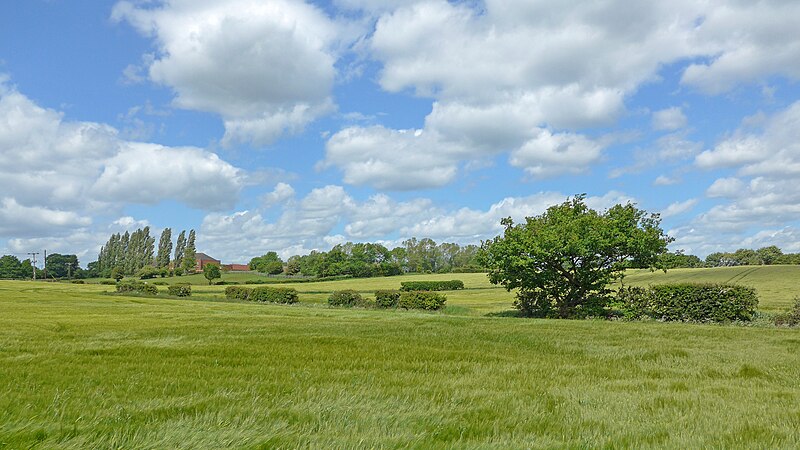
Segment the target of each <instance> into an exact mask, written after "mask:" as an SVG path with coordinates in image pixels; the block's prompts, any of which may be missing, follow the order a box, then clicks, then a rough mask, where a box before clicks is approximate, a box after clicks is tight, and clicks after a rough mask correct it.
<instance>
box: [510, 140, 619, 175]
mask: <svg viewBox="0 0 800 450" xmlns="http://www.w3.org/2000/svg"><path fill="white" fill-rule="evenodd" d="M602 149H603V146H602V145H601V144H599V143H598V142H595V141H592V140H590V139H588V138H586V137H584V136H581V135H577V134H572V133H558V134H553V133H551V132H550V131H548V130H542V131H541V132H540V133H539V135H538V136H537V137H535V138H533V139H531V140H529V141H528V142H526V143H525V144H524V145H523V146H522V147H520V148H518V149H516V150H514V151H513V152H511V157H510V162H511V164H512V165H514V166H516V167H521V168H523V169H525V171H526V172H528V173H529V174H531V175H533V176H534V177H549V176H554V175H560V174H564V173H571V174H577V173H581V172H584V171H585V170H587V169H588V168H589V167H591V166H592V165H593V164H594V163H595V162H597V161H598V160H599V159H600V156H601V151H602Z"/></svg>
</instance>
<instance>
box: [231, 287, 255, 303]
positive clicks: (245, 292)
mask: <svg viewBox="0 0 800 450" xmlns="http://www.w3.org/2000/svg"><path fill="white" fill-rule="evenodd" d="M252 291H253V289H252V288H248V287H243V286H228V287H226V288H225V298H227V299H230V300H249V299H250V292H252Z"/></svg>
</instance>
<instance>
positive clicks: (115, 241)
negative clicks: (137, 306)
mask: <svg viewBox="0 0 800 450" xmlns="http://www.w3.org/2000/svg"><path fill="white" fill-rule="evenodd" d="M154 245H155V238H153V237H152V236H150V227H144V228H142V229H137V230H136V231H134V232H133V233H129V232H127V231H126V232H125V234H123V235H120V234H119V233H117V234H114V235H112V236H111V237H110V238H109V240H108V242H107V243H106V244H105V245H104V246H103V247H101V248H100V254H98V255H97V271H98V272H100V274H101V275H103V276H108V275H110V274H111V271H112V270H113V268H115V267H119V268H120V269H121V270H122V273H123V274H125V275H134V274H135V273H136V272H137V271H139V269H141V268H142V267H145V266H148V265H152V264H153V260H154V258H153V249H154Z"/></svg>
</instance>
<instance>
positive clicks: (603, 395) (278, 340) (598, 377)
mask: <svg viewBox="0 0 800 450" xmlns="http://www.w3.org/2000/svg"><path fill="white" fill-rule="evenodd" d="M767 269H769V270H766V272H770V271H771V270H775V268H767ZM780 270H787V272H786V273H784V275H783V276H787V274H788V275H791V274H793V273H795V272H792V271H791V270H794V268H791V270H790V269H780ZM758 272H759V271H754V272H752V273H751V274H750V275H747V274H745V275H744V276H742V277H741V278H742V279H749V278H748V277H753V278H752V280H762V281H763V282H766V281H764V279H763V277H762V278H758V277H757V276H756V274H757V273H758ZM708 273H709V274H711V275H705V274H703V275H704V276H715V277H717V276H718V277H720V278H722V277H724V276H728V275H733V274H735V273H736V272H734V271H726V270H721V271H716V272H708ZM679 275H680V274H679V272H678V271H674V272H670V273H669V274H667V275H663V274H661V275H659V274H650V273H636V274H630V276H629V277H628V279H627V280H626V282H634V281H635V282H639V283H647V282H650V281H649V280H651V279H652V280H657V282H661V281H662V279H661V278H659V277H662V276H673V277H675V276H679ZM685 275H686V276H692V275H691V273H688V272H687V274H685ZM776 276H777V275H776ZM439 277H441V278H445V279H449V278H460V279H462V280H464V281H465V283H466V284H467V287H468V289H467V290H465V291H459V292H452V293H448V295H449V298H450V300H449V302H453V303H455V304H456V305H457V306H458V307H459V308H463V309H461V310H459V309H457V310H456V311H455V313H458V314H463V315H452V314H447V313H421V312H404V311H372V310H341V309H331V308H328V307H327V306H325V305H320V304H318V303H314V302H310V303H303V304H299V305H294V306H273V305H260V304H246V303H228V302H222V301H198V299H195V300H194V301H191V300H174V299H168V298H143V297H124V296H109V295H106V294H105V293H104V291H106V290H109V288H110V286H102V285H71V284H65V283H33V282H0V448H4V447H7V448H48V449H50V448H75V449H78V448H276V447H277V448H280V447H283V448H296V447H314V448H359V447H361V448H363V447H367V448H372V447H390V448H391V447H424V448H453V447H462V448H463V447H471V448H472V447H480V448H495V447H496V448H521V447H532V448H552V447H615V448H616V447H631V448H647V447H659V448H663V447H670V448H699V447H715V448H731V447H737V448H739V447H752V448H766V447H769V448H798V447H800V406H799V405H800V387H798V383H797V380H798V379H800V352H798V351H797V350H798V348H800V330H797V329H777V328H768V327H767V328H763V327H741V326H715V325H696V324H674V323H673V324H667V323H657V322H647V323H627V322H606V321H558V320H530V319H516V318H507V317H487V316H485V315H483V314H482V312H484V311H491V310H492V309H493V308H495V309H499V310H502V309H504V308H505V309H507V308H508V307H509V302H510V298H511V295H510V294H508V293H505V292H504V291H502V290H501V289H500V290H498V289H497V288H492V287H491V286H490V285H488V283H487V282H486V281H485V277H484V276H483V275H473V274H461V275H457V276H450V275H447V276H439ZM637 277H638V278H637ZM409 278H426V279H427V278H437V276H434V277H431V276H424V277H409ZM767 278H769V277H767ZM400 280H401V278H384V279H369V280H346V281H337V282H329V284H324V283H308V284H299V285H297V287H298V289H305V291H302V293H301V300H302V301H304V302H305V301H306V297H311V298H312V299H313V298H317V297H316V296H324V295H326V294H325V292H326V291H327V290H329V289H340V288H344V287H356V288H358V289H359V290H361V291H363V292H371V291H373V290H374V289H378V288H386V287H397V286H399V281H400ZM734 281H735V280H734ZM395 283H396V285H395ZM315 284H316V286H314V285H315ZM389 285H392V286H389ZM221 289H222V287H221V286H212V287H209V286H200V285H198V286H196V291H197V292H198V294H197V295H198V296H199V297H198V298H205V299H207V300H220V298H221ZM776 289H778V288H776ZM781 289H782V290H784V291H791V289H787V288H786V286H784V288H781ZM781 289H778V290H781ZM497 292H499V293H500V294H503V295H506V296H507V298H505V299H498V298H495V296H494V295H495V294H496V293H497ZM786 295H788V293H783V294H780V296H786ZM482 296H485V297H482ZM482 298H485V299H489V303H490V305H492V306H491V307H486V306H485V305H483V304H482V303H481V301H482V300H481V299H482ZM781 298H782V297H781ZM473 307H474V309H472V308H473ZM451 313H452V312H451Z"/></svg>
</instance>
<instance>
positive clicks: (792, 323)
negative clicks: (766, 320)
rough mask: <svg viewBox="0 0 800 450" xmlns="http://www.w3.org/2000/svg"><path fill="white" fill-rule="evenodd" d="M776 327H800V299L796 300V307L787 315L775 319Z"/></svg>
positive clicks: (786, 313)
mask: <svg viewBox="0 0 800 450" xmlns="http://www.w3.org/2000/svg"><path fill="white" fill-rule="evenodd" d="M774 321H775V325H778V326H785V327H796V326H800V297H798V298H795V300H794V305H793V306H792V307H791V309H789V310H788V311H786V312H785V313H782V314H778V315H776V316H775V317H774Z"/></svg>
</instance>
